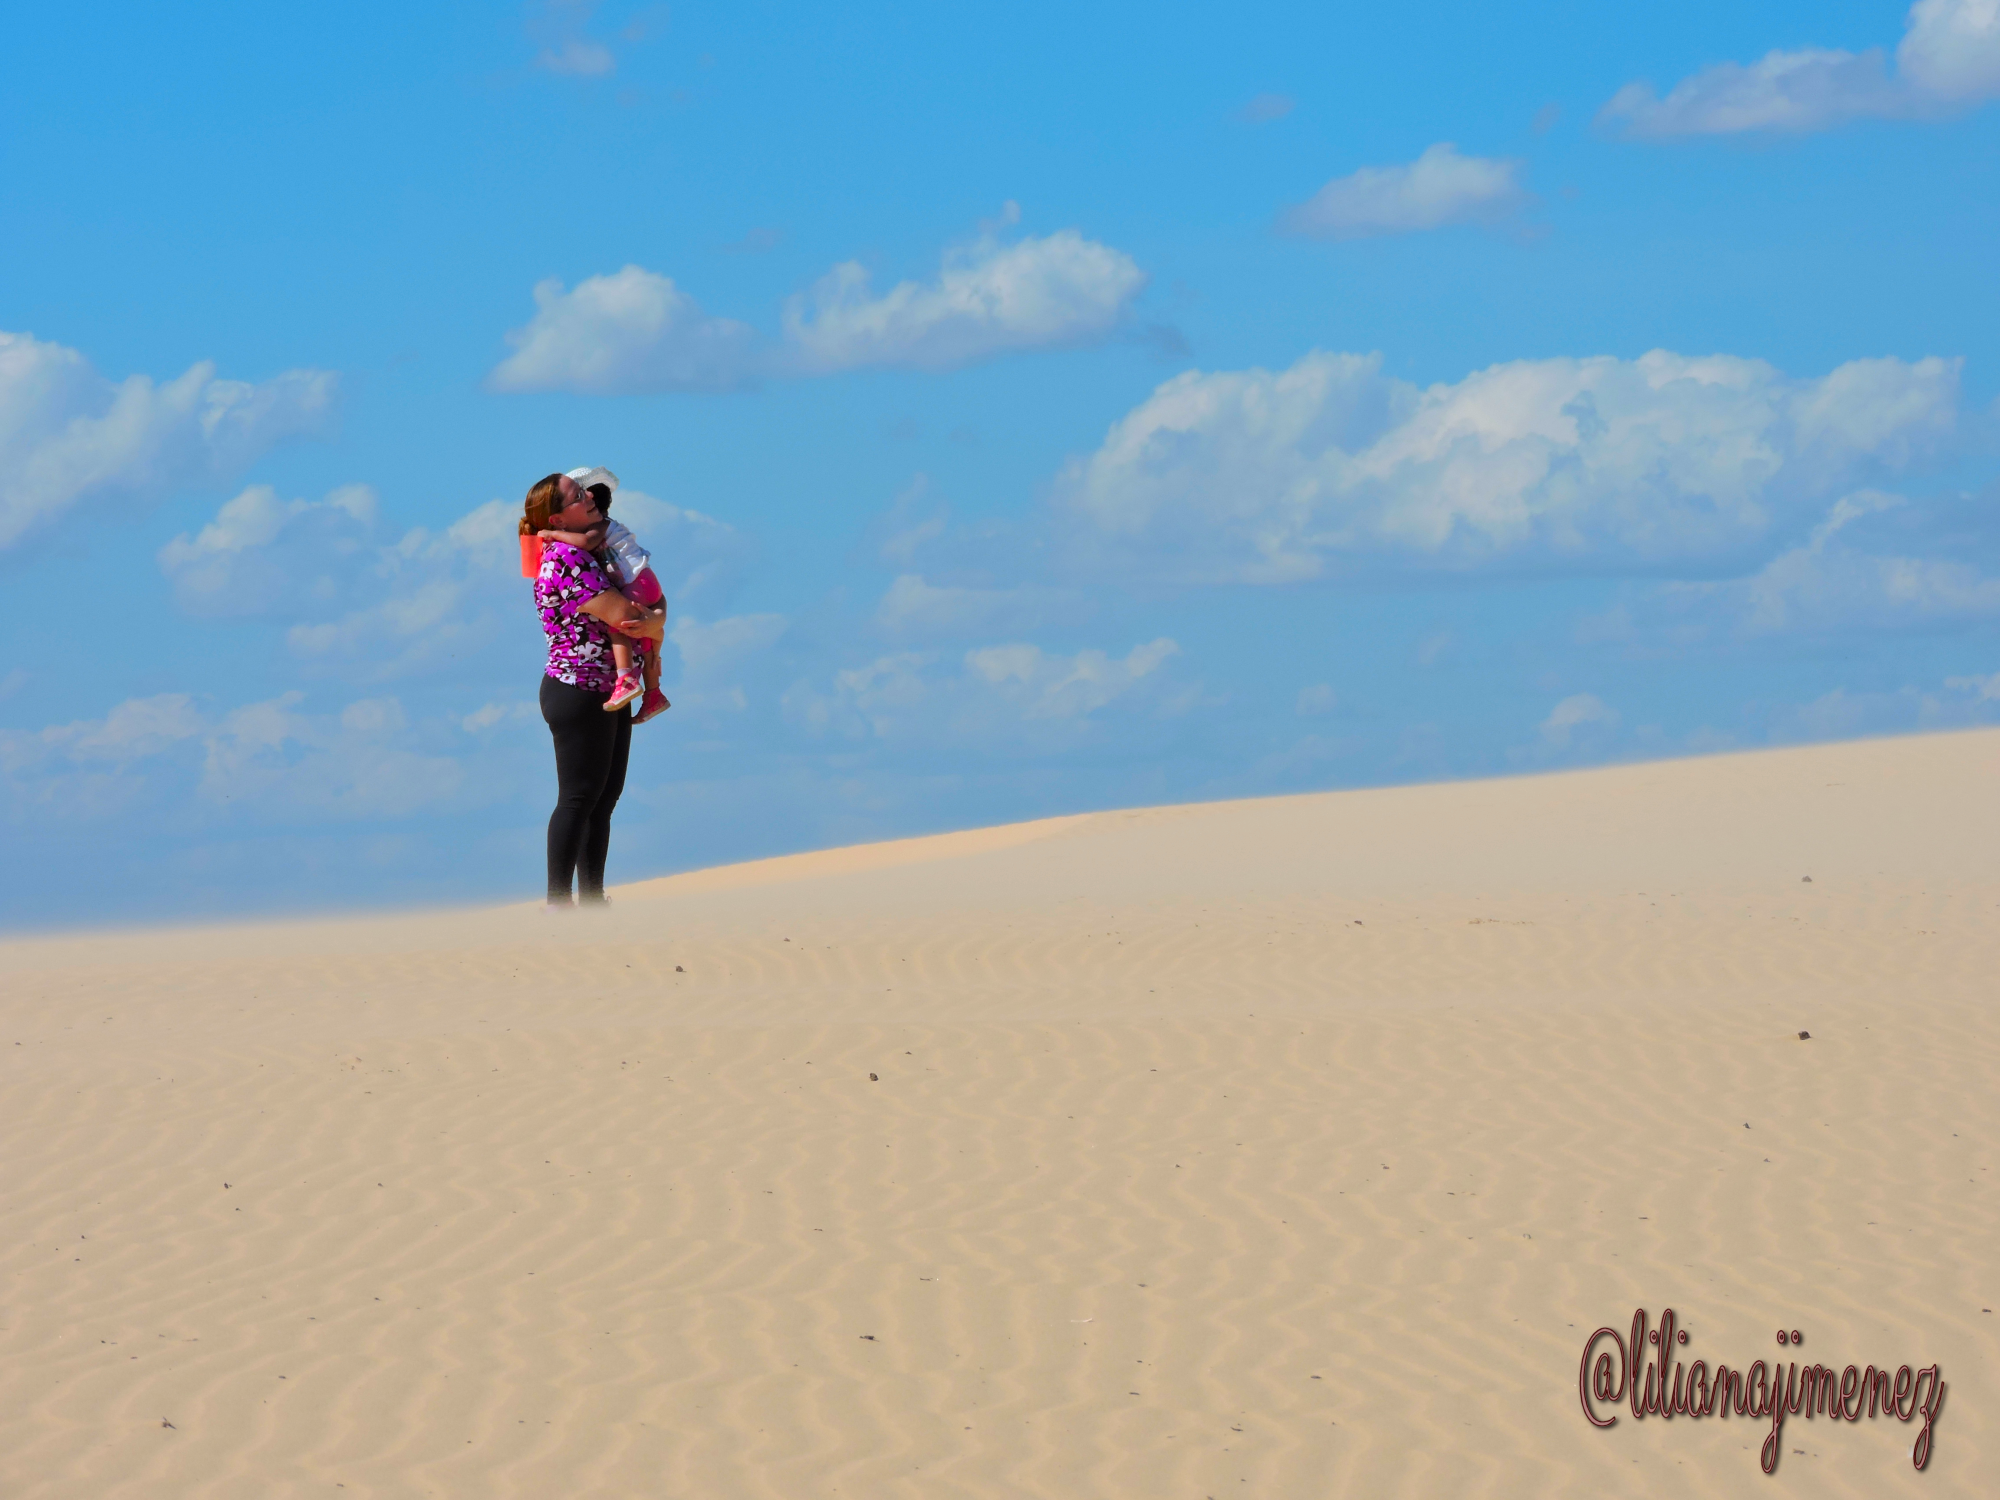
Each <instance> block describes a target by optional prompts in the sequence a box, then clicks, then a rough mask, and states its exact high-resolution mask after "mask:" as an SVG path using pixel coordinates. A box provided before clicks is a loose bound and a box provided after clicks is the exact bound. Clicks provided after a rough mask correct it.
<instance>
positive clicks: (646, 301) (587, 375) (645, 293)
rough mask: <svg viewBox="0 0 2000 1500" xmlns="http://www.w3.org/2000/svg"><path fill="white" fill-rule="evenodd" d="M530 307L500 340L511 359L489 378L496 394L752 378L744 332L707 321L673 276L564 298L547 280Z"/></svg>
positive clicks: (596, 285) (645, 274)
mask: <svg viewBox="0 0 2000 1500" xmlns="http://www.w3.org/2000/svg"><path fill="white" fill-rule="evenodd" d="M535 309H536V310H535V316H534V318H533V319H532V320H531V321H530V322H529V323H528V325H527V326H526V327H525V328H517V329H515V330H514V331H513V332H512V333H509V334H508V335H507V342H508V343H509V344H511V345H513V346H514V352H513V353H512V354H511V355H509V356H508V357H507V358H506V359H505V360H503V361H501V363H500V365H499V366H498V367H497V368H496V369H495V370H494V371H493V374H492V376H491V377H490V383H491V385H492V386H493V387H494V389H496V390H502V391H553V390H569V391H583V392H587V393H589V394H592V395H607V394H612V393H616V392H622V391H716V390H731V389H734V388H736V387H739V386H742V385H745V384H748V383H749V382H750V381H752V380H753V379H755V378H756V375H757V369H758V361H759V358H760V356H759V353H758V350H757V338H756V334H755V332H754V331H753V330H752V329H751V328H750V326H749V325H748V324H746V323H738V322H735V321H734V320H732V319H729V318H712V317H710V316H709V315H708V314H707V313H704V312H703V311H702V310H701V306H700V304H699V303H697V302H696V301H695V300H694V298H692V297H690V296H689V295H688V294H687V293H686V292H684V291H682V290H681V289H680V288H679V287H677V286H675V285H674V283H673V280H672V278H670V277H666V276H660V275H656V274H655V273H654V272H652V271H648V270H645V269H644V268H643V267H640V266H626V267H625V268H624V269H623V270H621V271H618V272H616V273H615V274H613V275H610V276H591V277H588V278H586V279H585V280H583V281H580V282H578V283H577V284H576V287H575V289H574V290H571V291H567V292H566V291H564V290H563V284H562V282H561V281H559V280H557V279H556V278H555V277H550V278H549V279H548V280H546V281H543V282H541V283H539V284H538V285H537V286H536V287H535Z"/></svg>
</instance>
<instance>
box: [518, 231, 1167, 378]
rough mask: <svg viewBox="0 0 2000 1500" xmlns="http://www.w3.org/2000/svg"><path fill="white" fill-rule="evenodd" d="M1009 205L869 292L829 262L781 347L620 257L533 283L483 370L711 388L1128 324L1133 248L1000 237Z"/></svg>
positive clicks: (947, 359) (937, 361)
mask: <svg viewBox="0 0 2000 1500" xmlns="http://www.w3.org/2000/svg"><path fill="white" fill-rule="evenodd" d="M1018 216H1019V210H1018V209H1017V208H1016V207H1015V205H1013V204H1011V203H1010V204H1008V205H1007V212H1006V213H1004V214H1003V215H1002V216H1001V218H1000V219H999V220H998V221H996V222H994V223H992V224H987V225H984V226H982V229H981V232H980V235H979V237H978V238H977V239H976V240H975V241H974V242H973V243H972V244H970V245H968V246H964V247H960V248H958V249H954V250H950V251H947V252H946V254H945V256H944V261H943V265H942V267H941V268H940V270H939V272H938V274H937V276H936V278H935V279H934V280H931V281H925V282H917V281H904V282H899V283H898V284H897V285H896V286H894V287H891V288H890V289H889V290H888V291H886V292H883V293H881V294H879V295H878V294H877V293H876V292H875V291H874V289H873V286H872V283H871V280H870V277H869V274H868V271H867V270H866V268H865V267H863V266H862V265H861V264H860V263H858V262H855V261H849V262H846V263H845V264H842V265H838V266H835V267H834V268H833V269H832V270H831V271H829V272H827V274H826V275H825V276H823V277H821V278H820V280H819V281H818V282H816V283H815V284H814V285H813V286H812V287H811V288H810V289H809V290H808V291H806V292H803V293H801V294H799V295H798V296H796V297H794V298H792V299H791V301H790V302H789V303H787V304H786V306H785V309H784V314H783V324H784V340H783V344H782V346H781V347H772V346H769V345H767V344H765V343H764V342H763V341H761V340H760V339H759V338H758V336H757V334H756V332H755V330H753V329H752V328H751V327H750V326H749V325H748V324H745V323H739V322H736V321H734V320H733V319H730V318H720V317H714V316H711V315H710V314H708V313H706V312H704V311H703V310H702V308H701V305H700V304H699V303H697V302H696V301H695V299H694V298H693V297H692V296H690V295H689V294H688V293H687V292H685V291H683V290H681V289H680V288H679V287H677V286H676V285H675V284H674V282H673V280H672V278H670V277H667V276H662V275H659V274H658V273H656V272H653V271H648V270H646V269H645V268H644V267H642V266H636V265H628V266H626V267H625V268H624V269H623V270H621V271H619V272H617V273H616V274H615V275H610V276H592V277H589V278H587V279H586V280H584V281H581V282H579V283H578V284H577V285H576V286H575V287H574V288H573V289H570V290H565V289H564V288H563V284H562V282H561V281H560V280H557V279H554V278H551V279H549V280H547V281H544V282H542V283H541V284H540V285H538V286H537V287H536V288H535V304H536V312H535V316H534V318H533V319H531V320H530V321H529V322H528V324H527V325H526V326H525V327H522V328H517V329H515V330H514V331H513V332H511V333H509V334H508V335H507V341H508V343H509V344H511V345H512V346H513V348H514V352H513V354H511V355H509V356H508V357H507V358H506V359H505V360H503V361H502V362H501V363H500V365H499V366H498V367H496V368H495V369H494V371H493V373H492V374H491V376H489V377H488V382H489V384H491V385H492V386H493V388H494V389H496V390H502V391H548V390H569V391H580V392H584V393H586V394H591V395H610V394H617V393H623V392H634V391H719V390H732V389H737V388H740V387H743V386H747V385H751V384H754V383H755V382H756V381H757V380H759V379H761V378H763V377H767V376H810V375H825V374H830V373H833V372H835V371H839V370H852V369H860V368H865V367H881V366H900V367H909V368H917V369H927V370H939V369H949V368H952V367H954V366H958V365H965V364H971V363H974V362H976V361H978V360H982V359H988V358H991V357H993V356H995V355H999V354H1006V353H1011V352H1016V351H1020V350H1026V349H1042V348H1055V347H1061V346H1065V345H1074V344H1084V343H1090V342H1093V341H1096V340H1099V339H1102V338H1105V337H1107V336H1109V335H1110V334H1111V333H1113V332H1114V331H1115V330H1116V329H1117V328H1118V327H1119V326H1120V325H1121V324H1122V323H1123V322H1125V321H1126V318H1127V315H1128V313H1129V310H1130V305H1131V302H1132V300H1133V298H1135V297H1137V296H1138V294H1139V292H1140V291H1141V290H1142V289H1143V288H1144V287H1145V284H1146V276H1145V273H1144V272H1143V271H1141V270H1140V269H1139V268H1138V266H1137V265H1135V264H1134V263H1133V261H1132V259H1131V257H1130V256H1128V255H1126V254H1124V253H1123V252H1122V251H1119V250H1114V249H1112V248H1111V247H1110V246H1108V245H1102V244H1099V243H1097V242H1096V241H1095V240H1087V239H1085V238H1084V237H1083V236H1082V235H1080V234H1078V233H1077V232H1076V231H1075V230H1073V229H1065V230H1061V231H1059V232H1057V233H1055V234H1051V235H1047V236H1043V237H1041V238H1035V237H1033V236H1029V237H1026V238H1023V239H1019V240H1013V241H1003V240H1001V239H1000V238H998V231H999V230H1000V229H1003V228H1005V227H1007V226H1008V225H1010V224H1012V223H1013V222H1015V220H1016V219H1017V218H1018Z"/></svg>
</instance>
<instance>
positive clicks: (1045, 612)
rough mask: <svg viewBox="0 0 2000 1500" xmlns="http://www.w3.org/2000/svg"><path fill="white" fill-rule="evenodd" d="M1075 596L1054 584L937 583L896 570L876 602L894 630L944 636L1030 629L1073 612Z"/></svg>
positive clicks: (886, 626)
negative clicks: (992, 585)
mask: <svg viewBox="0 0 2000 1500" xmlns="http://www.w3.org/2000/svg"><path fill="white" fill-rule="evenodd" d="M1070 604H1071V601H1070V600H1069V599H1067V598H1066V597H1064V596H1063V595H1061V594H1059V593H1058V592H1057V591H1055V590H1053V589H1046V588H1040V587H1036V586H1034V585H1030V584H1023V585H1019V586H1016V587H1013V588H981V587H975V586H972V585H969V584H956V583H942V584H940V583H932V582H931V581H930V580H928V579H927V578H925V577H924V576H923V575H922V574H920V573H901V574H898V575H897V576H896V579H895V581H894V582H892V583H891V584H890V585H889V587H888V589H887V591H886V592H885V593H884V594H883V595H882V601H881V603H879V604H878V605H876V607H875V623H876V625H877V626H879V627H880V628H881V629H882V630H883V631H885V632H886V633H887V634H889V635H891V636H900V637H905V638H913V639H921V640H939V639H942V638H946V637H950V636H969V635H975V636H976V635H986V636H988V637H989V638H990V637H991V636H992V634H993V633H995V632H997V631H1002V630H1024V629H1028V628H1031V627H1032V626H1034V625H1037V624H1040V623H1042V622H1044V621H1045V620H1047V619H1049V618H1051V617H1053V616H1057V615H1069V614H1073V613H1074V610H1073V609H1071V608H1069V605H1070Z"/></svg>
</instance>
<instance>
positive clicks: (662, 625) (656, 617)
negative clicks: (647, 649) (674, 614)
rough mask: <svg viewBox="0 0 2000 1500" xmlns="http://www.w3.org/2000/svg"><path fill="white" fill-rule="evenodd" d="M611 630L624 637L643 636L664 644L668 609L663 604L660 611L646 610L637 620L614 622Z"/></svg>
mask: <svg viewBox="0 0 2000 1500" xmlns="http://www.w3.org/2000/svg"><path fill="white" fill-rule="evenodd" d="M611 628H612V629H614V630H616V631H618V632H620V633H621V634H623V635H630V636H641V637H644V638H645V639H646V640H649V641H659V642H661V643H662V644H664V643H665V642H666V638H667V607H666V606H665V605H664V604H663V605H661V606H660V607H659V608H658V609H649V610H646V611H644V612H643V613H641V614H640V615H639V617H638V618H637V619H632V620H614V621H612V623H611Z"/></svg>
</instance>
